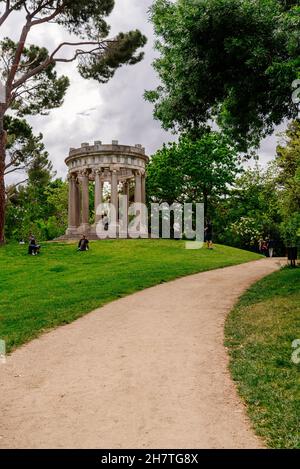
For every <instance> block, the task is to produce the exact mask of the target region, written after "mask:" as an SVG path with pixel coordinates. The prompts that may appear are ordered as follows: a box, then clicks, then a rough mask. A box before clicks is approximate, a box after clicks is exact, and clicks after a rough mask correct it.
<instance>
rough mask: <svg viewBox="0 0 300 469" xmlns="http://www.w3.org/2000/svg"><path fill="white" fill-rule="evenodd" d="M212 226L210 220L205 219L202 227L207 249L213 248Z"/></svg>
mask: <svg viewBox="0 0 300 469" xmlns="http://www.w3.org/2000/svg"><path fill="white" fill-rule="evenodd" d="M212 240H213V226H212V222H211V221H210V220H209V219H207V220H206V223H205V228H204V241H205V242H206V245H207V249H213V242H212Z"/></svg>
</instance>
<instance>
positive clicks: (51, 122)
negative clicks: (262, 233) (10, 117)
mask: <svg viewBox="0 0 300 469" xmlns="http://www.w3.org/2000/svg"><path fill="white" fill-rule="evenodd" d="M150 5H151V0H116V1H115V9H114V11H113V13H112V15H111V16H110V17H109V18H108V22H109V24H110V25H111V27H112V29H111V36H113V35H115V34H117V33H118V32H119V31H124V32H125V31H128V30H131V29H136V28H138V29H140V30H141V31H142V32H143V33H144V34H145V35H146V36H147V37H148V44H147V46H146V49H145V59H144V60H143V61H142V62H141V63H139V64H137V65H134V66H130V67H129V66H128V67H127V66H125V67H122V68H121V69H120V70H118V71H117V73H116V74H115V76H114V78H113V79H112V80H111V81H110V82H109V83H108V84H105V85H103V84H99V83H97V82H95V81H91V80H84V79H83V78H81V77H80V75H79V73H78V72H77V69H76V65H75V64H59V67H58V70H59V72H61V73H63V74H65V75H68V76H69V78H70V80H71V86H70V88H69V90H68V92H67V95H66V97H65V101H64V104H63V106H62V107H61V108H59V109H55V110H52V111H51V112H50V114H49V115H48V116H36V117H30V118H29V119H28V120H29V121H30V123H31V124H32V126H33V128H34V131H35V132H36V133H38V132H42V133H43V135H44V142H45V145H46V148H47V150H48V152H49V154H50V158H51V161H52V162H53V165H54V169H55V170H56V171H57V175H58V176H62V177H65V175H66V166H65V163H64V160H65V158H66V157H67V156H68V152H69V148H70V147H75V148H76V147H79V146H80V144H81V143H82V142H90V143H92V142H93V141H94V140H101V141H102V142H103V143H110V142H111V140H119V142H120V143H122V144H128V145H134V144H136V143H140V144H142V145H144V146H145V147H146V152H147V154H149V155H151V154H153V153H154V152H155V150H157V149H158V148H160V147H161V146H162V144H163V143H164V142H168V141H170V140H172V139H174V136H172V135H171V134H170V133H167V132H165V131H163V130H162V129H161V127H160V123H159V122H157V121H155V120H154V119H153V117H152V105H151V104H150V103H147V102H145V101H144V98H143V93H144V91H145V90H146V89H153V88H155V87H156V86H157V84H158V83H159V81H158V78H157V76H156V75H155V73H154V71H153V68H152V66H151V63H152V61H153V59H154V57H155V54H156V52H155V51H154V50H153V39H154V38H153V31H152V26H151V24H150V23H149V20H148V16H149V15H148V10H149V6H150ZM17 23H18V21H17V20H16V18H14V22H13V23H12V22H10V23H9V24H7V26H6V27H5V28H4V31H3V33H2V34H3V36H4V35H9V36H10V37H13V38H14V39H17V38H16V36H15V32H16V31H18V29H19V28H18V27H16V26H17ZM65 38H66V36H65V33H64V32H63V30H62V29H61V28H59V27H57V26H56V25H42V26H40V27H38V28H33V30H32V32H31V33H30V35H29V42H31V43H35V44H38V45H43V46H46V47H48V48H49V50H50V51H51V50H52V49H53V48H54V47H55V45H56V44H59V43H60V42H61V40H62V39H65ZM275 145H276V139H275V138H274V137H271V138H269V139H267V140H266V141H264V142H263V144H262V147H261V152H260V155H261V161H262V162H266V161H267V160H270V159H272V158H273V157H274V151H275Z"/></svg>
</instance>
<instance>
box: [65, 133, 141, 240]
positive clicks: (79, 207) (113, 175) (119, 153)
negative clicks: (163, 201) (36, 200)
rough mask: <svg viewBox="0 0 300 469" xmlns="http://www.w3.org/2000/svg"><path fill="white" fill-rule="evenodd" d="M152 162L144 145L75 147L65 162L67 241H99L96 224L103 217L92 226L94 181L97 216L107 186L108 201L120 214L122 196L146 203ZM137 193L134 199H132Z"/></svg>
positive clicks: (96, 143)
mask: <svg viewBox="0 0 300 469" xmlns="http://www.w3.org/2000/svg"><path fill="white" fill-rule="evenodd" d="M148 160H149V158H148V157H147V156H146V154H145V148H143V147H142V145H135V146H134V147H133V146H128V145H119V143H118V141H115V140H113V141H112V144H111V145H104V144H102V142H100V141H96V142H94V145H89V144H88V143H82V144H81V148H77V149H76V148H71V149H70V153H69V156H68V158H67V159H66V160H65V162H66V165H67V166H68V169H69V173H68V180H69V221H68V229H67V231H66V234H65V236H64V237H63V238H64V239H74V238H78V236H80V235H82V234H85V235H87V236H88V237H89V238H90V239H98V237H97V235H96V223H97V222H98V221H99V218H100V217H101V215H95V219H94V220H93V222H92V223H91V214H90V204H89V187H90V182H91V181H92V182H94V190H95V213H96V210H97V207H98V206H99V204H100V203H102V202H103V188H104V184H105V183H109V185H110V194H111V195H110V200H108V202H110V203H111V204H113V205H114V207H115V208H116V212H117V213H118V206H119V194H124V195H127V196H128V201H130V202H137V203H145V201H146V193H145V170H146V164H147V162H148ZM106 185H107V184H106ZM133 190H134V200H133V198H132V200H130V193H132V192H133ZM106 202H107V200H106ZM128 203H129V202H128Z"/></svg>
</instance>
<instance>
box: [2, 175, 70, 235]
mask: <svg viewBox="0 0 300 469" xmlns="http://www.w3.org/2000/svg"><path fill="white" fill-rule="evenodd" d="M34 174H35V179H34V181H39V182H35V183H34V182H32V181H31V180H29V183H28V184H27V185H26V186H23V187H21V188H19V189H18V190H15V191H14V192H13V194H12V195H11V197H10V200H9V203H8V206H7V223H6V237H7V239H10V240H20V239H24V240H27V239H28V236H29V234H30V233H34V235H35V236H36V238H37V239H39V240H40V241H43V240H51V239H54V238H57V237H59V236H61V235H62V234H64V232H65V231H66V228H67V223H68V184H67V183H66V182H63V181H62V180H61V179H56V180H54V181H50V180H49V174H48V177H47V171H46V170H45V169H43V168H41V169H40V170H39V171H35V173H34ZM38 175H40V179H36V178H37V176H38Z"/></svg>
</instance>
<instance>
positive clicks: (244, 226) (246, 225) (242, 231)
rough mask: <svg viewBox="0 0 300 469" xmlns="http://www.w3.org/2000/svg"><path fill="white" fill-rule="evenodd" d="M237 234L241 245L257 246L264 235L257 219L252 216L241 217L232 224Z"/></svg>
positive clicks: (232, 228)
mask: <svg viewBox="0 0 300 469" xmlns="http://www.w3.org/2000/svg"><path fill="white" fill-rule="evenodd" d="M230 229H231V230H232V231H233V233H235V234H236V236H237V237H238V240H239V244H240V245H241V246H255V244H257V243H258V241H259V239H260V238H261V237H262V232H261V231H260V230H259V228H258V226H257V220H255V219H254V218H250V217H241V218H240V219H239V220H237V221H235V222H233V223H232V224H231V226H230Z"/></svg>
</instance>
